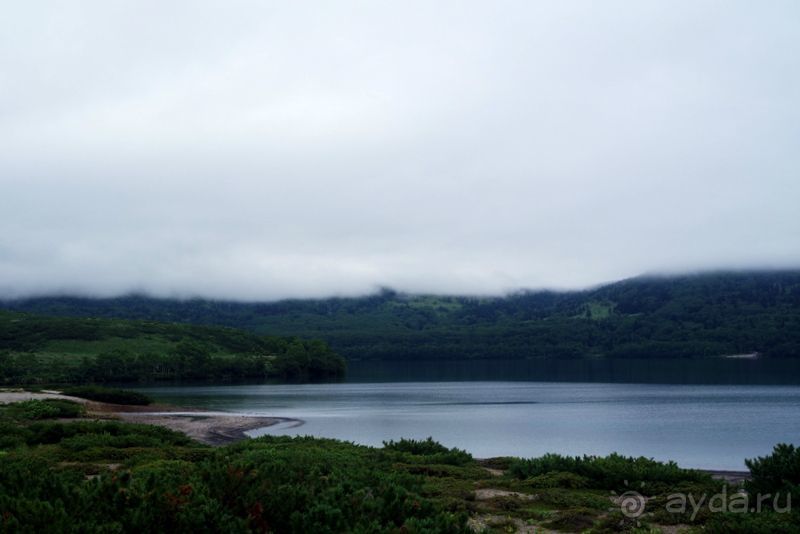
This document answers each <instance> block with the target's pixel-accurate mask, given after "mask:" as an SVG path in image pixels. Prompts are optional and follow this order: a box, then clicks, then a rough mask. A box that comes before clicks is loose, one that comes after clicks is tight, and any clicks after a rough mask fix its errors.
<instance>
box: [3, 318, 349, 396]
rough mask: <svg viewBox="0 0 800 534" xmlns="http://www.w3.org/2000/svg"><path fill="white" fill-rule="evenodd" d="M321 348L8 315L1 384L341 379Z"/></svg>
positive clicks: (210, 332)
mask: <svg viewBox="0 0 800 534" xmlns="http://www.w3.org/2000/svg"><path fill="white" fill-rule="evenodd" d="M343 370H344V363H343V361H342V359H341V358H340V357H339V356H337V355H336V354H334V353H333V352H332V351H331V350H330V349H329V348H328V346H327V345H326V344H325V343H323V342H321V341H303V340H300V339H296V338H280V337H268V336H259V335H255V334H253V333H250V332H244V331H240V330H235V329H232V328H224V327H211V326H196V325H186V324H167V323H157V322H152V321H148V322H146V321H130V320H122V319H90V318H72V317H43V316H36V315H28V314H23V313H16V312H8V311H0V383H1V382H8V383H17V382H127V381H142V380H144V381H154V380H182V379H208V378H214V379H216V380H224V379H230V380H236V379H282V380H309V379H312V380H313V379H323V378H334V377H337V376H340V375H341V374H342V373H343Z"/></svg>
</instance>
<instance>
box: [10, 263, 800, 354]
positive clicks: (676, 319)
mask: <svg viewBox="0 0 800 534" xmlns="http://www.w3.org/2000/svg"><path fill="white" fill-rule="evenodd" d="M4 306H6V307H9V308H14V309H18V310H24V311H30V312H37V313H46V314H52V315H65V316H95V317H96V316H105V317H122V318H132V319H147V320H162V321H171V322H172V321H179V322H187V323H196V324H217V325H227V326H231V327H236V328H242V329H246V330H250V331H253V332H258V333H270V334H277V335H284V336H300V337H304V338H320V339H323V340H325V341H326V342H327V343H328V344H330V346H331V347H332V348H333V349H334V350H335V351H337V352H338V353H339V354H342V355H343V356H345V357H347V358H351V359H385V360H409V359H469V358H531V357H566V358H576V357H586V356H604V357H610V358H636V357H640V358H645V357H662V358H688V357H692V358H695V357H709V356H720V355H730V354H748V353H755V352H757V353H760V354H761V355H762V356H764V357H767V358H797V357H800V271H773V272H769V271H768V272H749V273H748V272H733V273H711V274H703V275H691V276H680V277H663V278H655V277H643V278H635V279H631V280H625V281H622V282H618V283H615V284H610V285H606V286H603V287H600V288H597V289H592V290H587V291H576V292H552V291H540V292H523V293H519V294H515V295H510V296H508V297H505V298H472V297H441V296H410V295H403V294H398V293H395V292H393V291H388V290H386V291H383V292H381V293H380V294H377V295H372V296H369V297H363V298H333V299H324V300H290V301H282V302H274V303H257V304H246V303H232V302H215V301H203V300H188V301H180V300H167V299H152V298H146V297H123V298H116V299H85V298H67V297H57V298H52V297H50V298H48V297H45V298H37V299H30V300H23V301H13V302H6V303H5V304H4Z"/></svg>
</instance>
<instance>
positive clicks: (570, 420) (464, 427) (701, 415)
mask: <svg viewBox="0 0 800 534" xmlns="http://www.w3.org/2000/svg"><path fill="white" fill-rule="evenodd" d="M140 389H142V390H143V391H147V392H148V393H149V394H151V395H153V396H155V397H156V398H158V399H159V400H161V401H165V402H171V403H175V404H180V405H184V406H192V407H197V408H203V409H208V410H224V411H231V412H238V413H248V414H257V415H268V416H279V417H288V418H294V419H299V420H302V421H303V424H302V425H300V426H291V425H279V426H276V427H269V428H265V429H258V430H256V431H253V432H252V433H251V434H252V435H253V436H257V435H262V434H289V435H298V434H299V435H313V436H319V437H329V438H337V439H343V440H347V441H354V442H356V443H362V444H366V445H380V444H381V443H382V441H384V440H389V439H399V438H401V437H406V438H417V439H422V438H426V437H428V436H432V437H433V438H434V439H436V440H438V441H440V442H441V443H443V444H445V445H447V446H451V447H459V448H463V449H466V450H468V451H469V452H471V453H472V454H473V455H475V456H476V457H493V456H523V457H531V456H539V455H541V454H544V453H546V452H558V453H561V454H608V453H610V452H614V451H616V452H620V453H622V454H626V455H635V456H640V455H641V456H648V457H653V458H656V459H659V460H675V461H677V462H678V463H679V464H680V465H682V466H685V467H698V468H707V469H731V470H736V469H744V467H745V466H744V462H743V460H744V458H751V457H754V456H759V455H764V454H767V453H769V452H770V450H771V449H772V446H773V445H774V444H775V443H778V442H795V443H797V442H799V441H800V439H798V438H800V386H762V385H758V386H755V385H721V384H716V385H708V384H700V385H698V384H629V383H586V382H583V383H575V382H508V381H431V382H371V383H370V382H364V383H352V382H351V383H339V384H308V385H228V386H169V387H158V388H140Z"/></svg>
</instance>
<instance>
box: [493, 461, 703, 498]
mask: <svg viewBox="0 0 800 534" xmlns="http://www.w3.org/2000/svg"><path fill="white" fill-rule="evenodd" d="M509 473H510V474H511V475H513V476H515V477H517V478H519V479H528V478H531V479H534V480H536V477H541V476H542V475H547V474H552V473H572V474H575V475H578V476H580V477H583V479H585V480H586V481H588V484H589V485H590V486H591V487H595V488H611V489H613V490H615V491H619V492H625V491H628V490H630V489H635V490H637V491H639V492H640V493H643V494H647V493H648V492H654V491H657V490H658V489H660V488H659V486H660V485H662V484H677V483H680V482H687V481H688V482H705V481H709V480H710V479H711V477H710V476H709V475H708V474H705V473H701V472H700V471H693V470H690V469H681V468H680V467H678V466H677V464H675V463H674V462H668V463H664V462H657V461H655V460H652V459H650V458H644V457H639V458H632V457H627V456H622V455H619V454H610V455H608V456H583V457H579V456H561V455H560V454H546V455H544V456H541V457H539V458H530V459H527V460H523V459H517V460H515V461H513V462H512V463H511V465H510V466H509ZM540 480H541V479H540Z"/></svg>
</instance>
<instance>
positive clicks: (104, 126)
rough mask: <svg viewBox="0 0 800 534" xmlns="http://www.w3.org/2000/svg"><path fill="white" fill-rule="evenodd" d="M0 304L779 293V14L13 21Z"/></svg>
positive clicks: (233, 11) (795, 178) (272, 9)
mask: <svg viewBox="0 0 800 534" xmlns="http://www.w3.org/2000/svg"><path fill="white" fill-rule="evenodd" d="M0 229H1V230H2V232H1V233H0V294H2V295H5V296H22V295H30V294H42V293H49V292H61V293H63V292H72V293H84V294H91V295H114V294H119V293H125V292H130V291H143V292H147V293H152V294H156V295H164V296H195V295H196V296H207V297H215V298H235V299H247V300H259V299H275V298H282V297H306V296H321V295H332V294H359V293H365V292H369V291H372V290H374V289H375V288H376V287H377V286H391V287H394V288H397V289H400V290H405V291H413V292H439V293H470V294H486V293H501V292H504V291H508V290H513V289H517V288H524V287H527V288H540V287H558V288H571V287H582V286H586V285H590V284H596V283H599V282H604V281H609V280H614V279H619V278H623V277H628V276H632V275H636V274H639V273H642V272H653V271H670V272H674V271H682V270H693V269H708V268H719V267H737V268H738V267H753V266H798V265H800V3H798V2H797V1H796V0H789V1H765V2H753V1H749V0H748V1H739V2H735V1H720V2H710V1H698V0H688V1H675V0H669V1H663V2H655V1H654V2H642V1H638V0H628V1H625V2H619V1H616V2H615V1H605V2H597V1H587V2H579V1H569V2H564V1H560V0H559V1H556V0H553V1H550V2H533V1H519V2H505V1H496V0H492V1H488V0H486V1H483V2H469V1H458V2H448V1H435V2H431V1H429V0H425V1H418V2H417V1H408V0H404V1H396V2H379V1H364V2H345V1H341V2H268V1H252V2H243V1H231V0H227V1H224V2H223V1H215V2H201V1H198V0H191V1H183V2H162V1H143V0H136V1H132V0H131V1H109V0H98V1H74V2H56V1H53V2H47V1H43V2H10V3H7V5H5V7H4V9H3V16H2V17H0Z"/></svg>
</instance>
